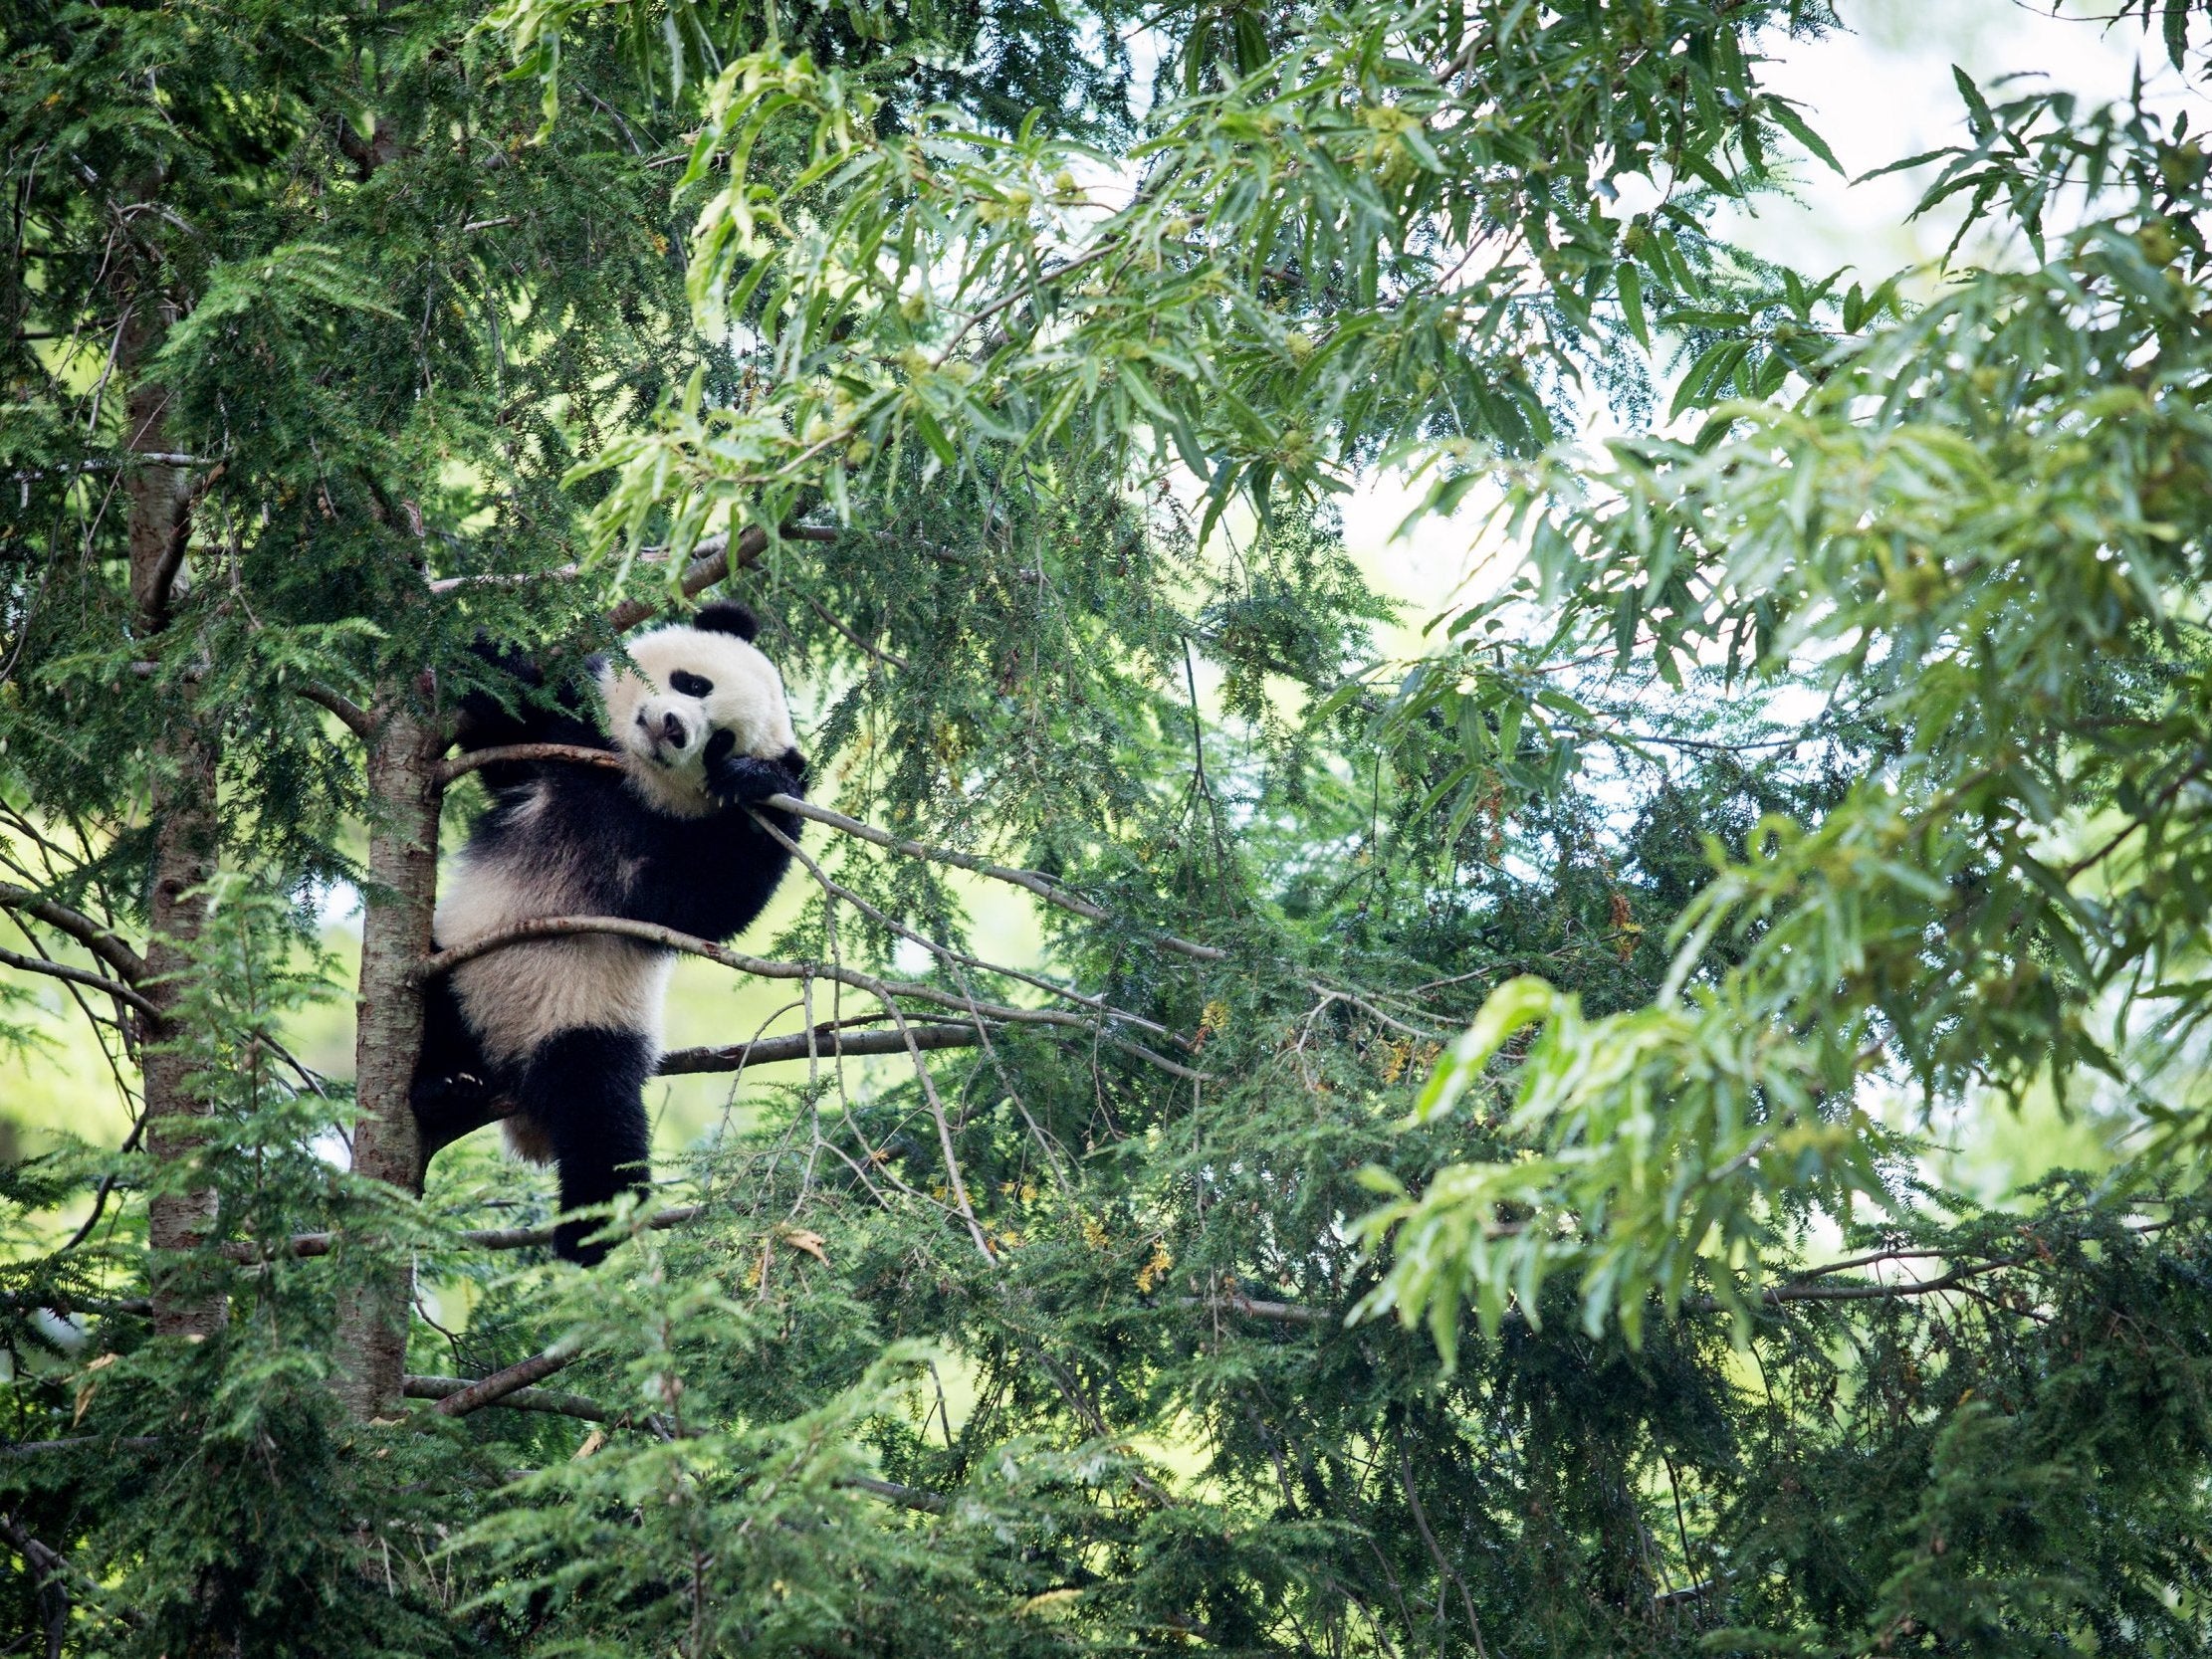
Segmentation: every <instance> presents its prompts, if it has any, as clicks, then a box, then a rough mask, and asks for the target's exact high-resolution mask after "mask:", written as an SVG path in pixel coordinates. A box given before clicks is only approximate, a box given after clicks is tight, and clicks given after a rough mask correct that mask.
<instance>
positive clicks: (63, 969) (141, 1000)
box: [0, 950, 161, 1018]
mask: <svg viewBox="0 0 2212 1659" xmlns="http://www.w3.org/2000/svg"><path fill="white" fill-rule="evenodd" d="M0 967H12V968H15V969H16V970H18V971H19V972H23V973H43V974H45V975H46V976H47V977H48V978H50V979H63V980H67V981H68V982H69V983H70V984H72V985H84V986H86V987H88V988H89V989H92V990H96V991H102V992H105V993H106V994H107V995H109V996H111V997H113V998H114V999H115V1000H116V1001H117V1002H121V1003H124V1004H126V1005H128V1006H129V1007H132V1008H135V1009H136V1010H137V1011H138V1012H139V1013H141V1014H144V1015H146V1016H147V1017H148V1018H159V1017H160V1013H161V1007H160V1005H159V1004H158V1003H156V1002H155V1001H154V1000H153V999H152V998H151V997H149V996H146V995H144V994H143V993H142V992H139V991H134V990H132V989H131V988H130V987H129V986H128V985H125V984H123V983H122V982H121V981H120V980H116V979H105V978H102V977H101V976H100V975H99V974H97V973H93V972H90V971H88V970H87V969H85V968H81V967H71V966H70V965H69V964H68V963H67V962H56V961H49V960H47V959H46V958H45V957H43V956H26V955H23V954H21V953H20V952H18V951H14V950H0Z"/></svg>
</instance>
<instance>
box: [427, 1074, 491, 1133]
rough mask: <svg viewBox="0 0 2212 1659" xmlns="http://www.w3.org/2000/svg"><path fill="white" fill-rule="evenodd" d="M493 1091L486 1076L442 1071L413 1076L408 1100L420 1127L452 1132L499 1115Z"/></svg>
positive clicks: (476, 1124)
mask: <svg viewBox="0 0 2212 1659" xmlns="http://www.w3.org/2000/svg"><path fill="white" fill-rule="evenodd" d="M497 1095H498V1091H497V1090H496V1089H495V1088H494V1087H493V1085H492V1082H491V1080H490V1079H489V1078H484V1077H479V1076H477V1074H476V1073H474V1072H444V1073H439V1074H436V1075H433V1076H429V1077H417V1078H416V1079H415V1082H414V1087H413V1089H411V1090H410V1091H409V1092H408V1101H409V1104H410V1105H411V1106H413V1107H414V1109H415V1122H416V1123H417V1124H419V1125H420V1126H422V1128H423V1129H425V1130H429V1131H446V1132H452V1131H454V1130H456V1129H457V1128H458V1130H459V1131H460V1132H462V1133H465V1132H466V1131H467V1130H470V1129H474V1128H476V1127H477V1126H478V1125H480V1124H485V1123H489V1122H490V1121H491V1120H492V1119H493V1118H494V1117H497V1116H498V1115H499V1114H498V1112H497V1111H496V1110H495V1109H496V1107H497V1105H498V1101H497Z"/></svg>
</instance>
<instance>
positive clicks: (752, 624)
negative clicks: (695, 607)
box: [691, 599, 761, 640]
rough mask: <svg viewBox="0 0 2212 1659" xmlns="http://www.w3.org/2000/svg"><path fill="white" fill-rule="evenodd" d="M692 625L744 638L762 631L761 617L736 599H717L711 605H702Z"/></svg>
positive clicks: (713, 632)
mask: <svg viewBox="0 0 2212 1659" xmlns="http://www.w3.org/2000/svg"><path fill="white" fill-rule="evenodd" d="M691 625H692V626H693V627H694V628H698V629H701V630H703V631H704V632H706V633H710V634H735V635H737V636H738V638H740V639H743V640H749V639H751V638H753V636H754V635H756V634H758V633H759V632H760V631H761V619H760V618H759V617H757V616H755V615H754V614H753V613H752V612H751V611H749V610H747V609H746V608H745V607H744V606H743V605H741V604H739V603H738V602H737V601H736V600H734V599H717V600H716V601H715V602H714V603H713V604H711V605H702V606H700V607H699V614H698V615H697V616H695V617H693V618H692V619H691Z"/></svg>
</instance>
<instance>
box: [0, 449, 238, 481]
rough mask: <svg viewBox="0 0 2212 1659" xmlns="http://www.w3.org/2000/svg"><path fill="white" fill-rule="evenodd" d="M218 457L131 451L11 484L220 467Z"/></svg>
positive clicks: (31, 472) (37, 472) (35, 470)
mask: <svg viewBox="0 0 2212 1659" xmlns="http://www.w3.org/2000/svg"><path fill="white" fill-rule="evenodd" d="M222 464H223V458H222V457H221V456H219V455H186V454H184V453H182V452H181V451H178V450H151V449H149V450H133V451H132V452H131V453H130V454H128V455H119V456H113V457H108V458H101V459H95V460H91V461H66V462H63V463H61V464H59V465H57V466H52V467H31V468H27V469H25V470H24V471H22V472H17V473H10V474H9V475H8V482H9V483H10V484H29V483H32V482H33V481H35V480H38V479H42V478H67V477H69V476H70V475H72V474H75V473H112V472H119V471H121V470H122V469H123V468H125V467H220V466H221V465H222Z"/></svg>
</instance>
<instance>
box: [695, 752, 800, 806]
mask: <svg viewBox="0 0 2212 1659" xmlns="http://www.w3.org/2000/svg"><path fill="white" fill-rule="evenodd" d="M791 787H792V778H791V775H790V774H789V773H788V772H786V771H785V770H784V769H783V768H782V767H781V766H778V765H777V764H776V763H775V762H774V761H773V760H763V759H760V758H759V757H757V756H755V755H751V754H732V755H726V756H724V757H723V758H721V759H720V760H717V761H715V762H713V763H712V764H710V765H709V766H708V767H707V790H708V792H709V793H710V794H712V795H713V796H714V798H715V799H716V800H718V801H721V802H722V803H723V804H724V805H725V806H758V805H759V804H760V803H761V802H762V801H765V800H767V799H768V798H769V797H770V796H771V795H781V794H786V793H788V792H789V791H790V790H791Z"/></svg>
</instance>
